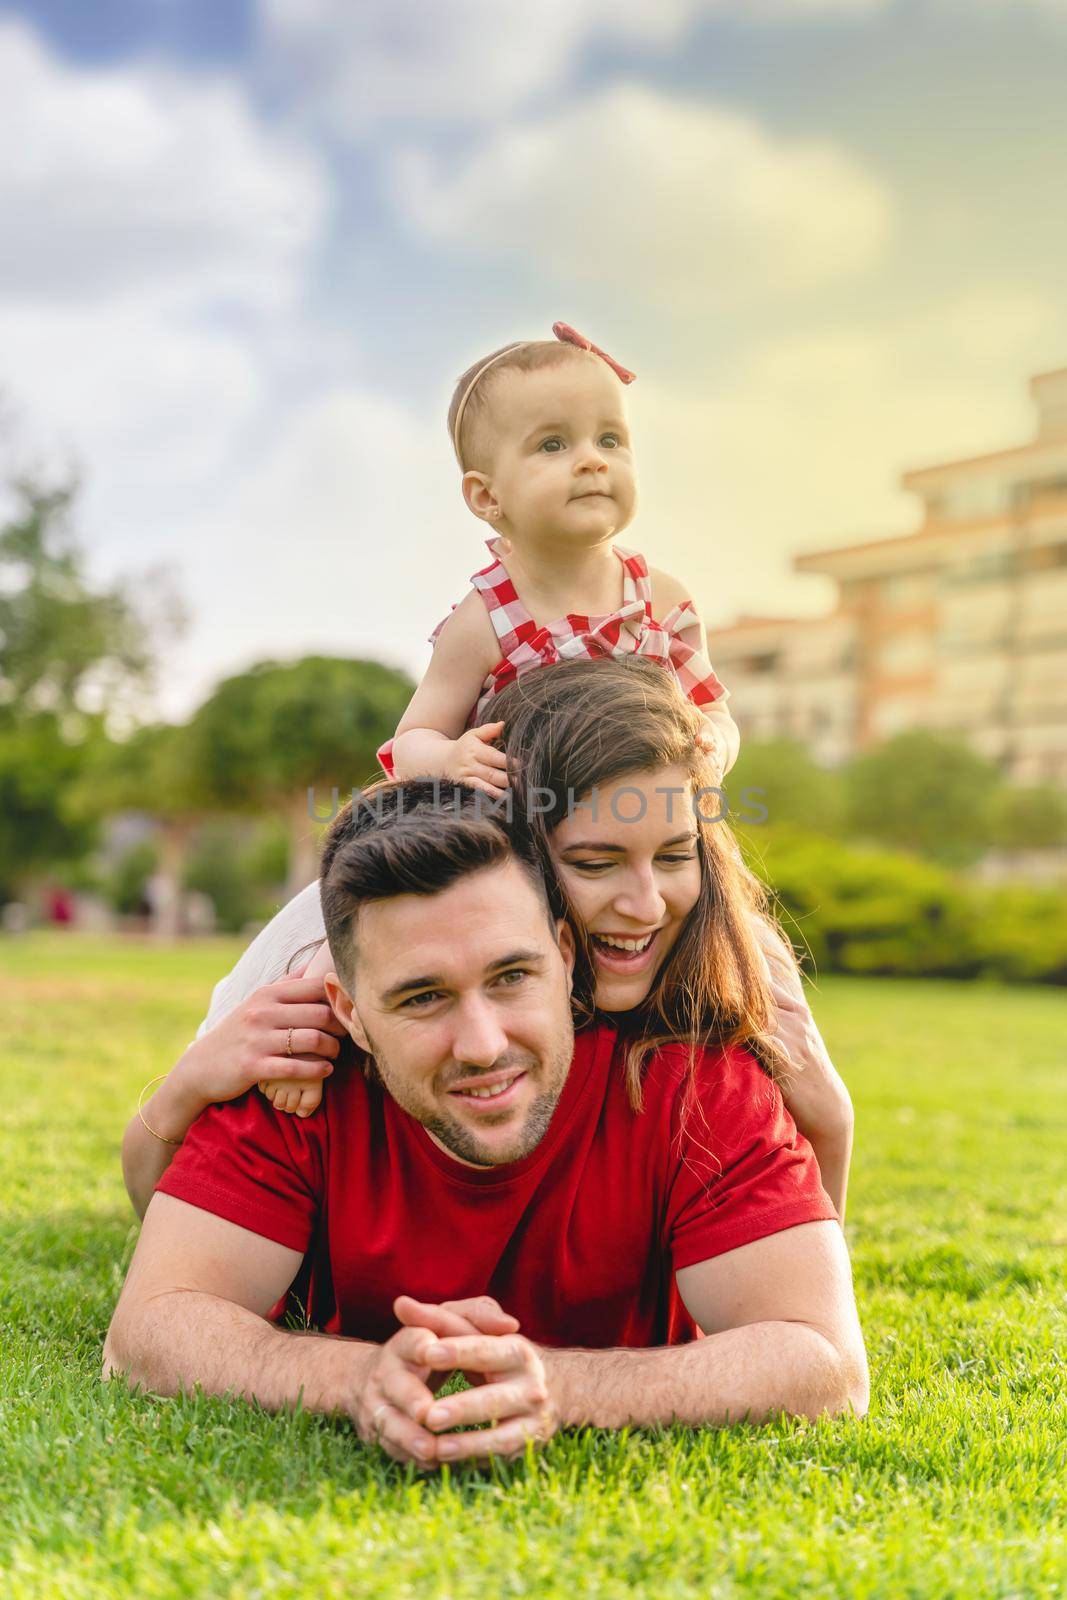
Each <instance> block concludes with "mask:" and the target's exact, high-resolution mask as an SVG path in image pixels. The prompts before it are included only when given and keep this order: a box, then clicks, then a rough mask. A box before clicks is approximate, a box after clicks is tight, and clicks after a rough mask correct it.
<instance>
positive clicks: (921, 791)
mask: <svg viewBox="0 0 1067 1600" xmlns="http://www.w3.org/2000/svg"><path fill="white" fill-rule="evenodd" d="M1001 787H1002V779H1001V776H1000V773H999V771H998V769H997V768H996V767H995V766H994V764H993V763H992V762H991V761H987V760H986V759H985V757H984V756H981V755H979V754H978V753H977V752H976V751H974V750H972V749H971V747H970V745H968V744H966V743H965V742H964V741H963V740H962V739H953V738H946V737H944V736H942V735H940V734H937V733H931V732H928V731H926V730H925V729H919V728H917V729H913V730H912V731H911V732H907V733H900V734H897V736H896V737H895V738H893V739H889V740H888V741H887V742H886V743H885V744H883V745H880V746H879V747H878V748H877V749H876V750H872V751H870V752H869V753H868V754H866V755H861V756H858V757H857V758H856V760H855V761H853V762H852V764H851V765H850V766H849V767H848V768H847V769H846V772H845V789H846V794H847V802H848V816H847V821H848V826H849V830H850V832H852V833H854V834H859V835H861V836H863V837H865V838H869V839H876V840H879V841H881V842H882V843H884V844H891V845H898V846H901V847H902V848H904V849H906V850H914V851H915V852H917V853H918V854H919V855H923V856H928V857H929V858H930V859H931V860H932V861H941V862H944V863H945V864H946V865H948V866H966V865H968V864H969V863H970V862H972V861H976V860H977V859H978V857H979V856H980V855H981V854H982V852H983V851H984V850H986V849H987V848H988V846H989V842H990V837H991V832H992V814H993V807H994V803H995V802H996V800H997V797H998V795H999V792H1000V789H1001Z"/></svg>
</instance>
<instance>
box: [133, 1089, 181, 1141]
mask: <svg viewBox="0 0 1067 1600" xmlns="http://www.w3.org/2000/svg"><path fill="white" fill-rule="evenodd" d="M168 1076H169V1074H168V1073H166V1072H161V1073H160V1074H159V1076H158V1077H155V1078H149V1080H148V1082H147V1083H146V1084H145V1086H144V1089H142V1090H141V1092H140V1094H139V1095H138V1096H137V1115H138V1116H139V1117H140V1119H141V1127H142V1128H144V1130H145V1132H146V1133H150V1134H151V1135H152V1137H153V1139H158V1140H159V1142H160V1144H181V1140H180V1139H168V1138H167V1136H166V1134H165V1133H157V1132H156V1130H155V1128H150V1127H149V1126H148V1123H147V1122H146V1121H145V1119H144V1112H143V1111H142V1110H141V1103H142V1101H143V1100H144V1097H145V1091H146V1090H148V1089H151V1087H152V1085H153V1084H154V1083H158V1082H159V1080H160V1078H166V1077H168Z"/></svg>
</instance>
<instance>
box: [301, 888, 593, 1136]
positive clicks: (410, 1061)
mask: <svg viewBox="0 0 1067 1600" xmlns="http://www.w3.org/2000/svg"><path fill="white" fill-rule="evenodd" d="M356 944H357V956H356V969H355V985H354V986H355V991H356V994H355V999H354V1000H352V999H350V998H349V996H348V995H347V994H346V992H345V991H344V990H343V989H341V988H340V986H339V985H337V986H335V985H334V984H333V983H329V982H328V992H329V995H330V999H331V1002H332V1003H333V1005H334V1009H335V1010H336V1012H337V1014H338V1016H339V1017H340V1019H341V1021H342V1022H343V1023H344V1024H345V1026H346V1027H347V1028H348V1030H349V1032H350V1033H351V1035H352V1037H353V1039H354V1040H355V1041H356V1043H357V1044H358V1045H359V1046H360V1048H361V1049H364V1050H368V1051H369V1052H370V1053H371V1054H372V1055H373V1056H374V1060H375V1064H376V1066H377V1068H378V1072H379V1073H380V1075H381V1079H382V1082H383V1084H384V1086H385V1088H386V1089H387V1090H388V1091H389V1093H390V1094H391V1095H392V1097H393V1099H394V1100H395V1101H396V1102H397V1104H398V1105H399V1106H401V1107H402V1108H403V1109H404V1110H405V1111H407V1112H408V1113H409V1114H410V1115H411V1116H413V1117H415V1118H416V1119H417V1120H418V1121H419V1122H421V1123H422V1124H423V1126H424V1127H425V1128H426V1130H427V1132H428V1133H429V1134H430V1136H431V1138H432V1139H433V1140H434V1142H435V1143H436V1144H438V1145H440V1147H441V1148H442V1149H444V1150H447V1151H448V1152H449V1154H451V1155H453V1156H455V1157H456V1158H457V1159H458V1160H460V1161H464V1162H468V1163H471V1164H473V1165H476V1166H498V1165H500V1164H502V1163H504V1162H508V1161H519V1160H521V1159H522V1157H523V1156H525V1155H528V1154H529V1153H530V1151H531V1150H533V1149H534V1148H535V1147H536V1146H537V1145H538V1144H539V1143H540V1141H541V1139H542V1137H543V1136H544V1133H545V1131H546V1129H547V1127H548V1124H549V1121H550V1120H551V1117H552V1113H553V1111H554V1110H555V1107H556V1103H557V1101H558V1100H559V1097H560V1094H561V1093H562V1090H563V1085H564V1084H565V1082H566V1080H567V1073H568V1071H569V1070H570V1063H571V1056H572V1054H573V1049H574V1028H573V1023H572V1021H571V1012H570V975H571V968H572V966H573V944H572V940H571V934H570V929H569V928H568V927H567V925H566V923H561V924H559V925H558V926H557V925H553V924H552V923H551V922H550V921H549V919H548V916H547V914H546V910H545V903H544V900H543V899H542V897H541V896H540V895H539V894H538V892H537V890H536V888H535V886H534V885H533V884H532V883H531V881H530V879H529V878H528V877H527V875H526V873H525V872H524V871H523V870H522V868H521V867H519V866H518V865H517V864H516V863H515V862H508V863H506V864H505V865H503V866H498V867H488V868H485V869H484V870H482V871H480V872H472V873H470V874H468V875H467V876H465V877H463V878H461V879H460V880H459V881H458V882H457V883H454V884H453V885H452V886H451V887H450V888H448V889H443V890H441V892H440V893H438V894H433V895H398V896H396V897H395V898H394V899H392V900H383V901H378V902H376V903H374V904H372V905H368V906H365V907H364V908H363V910H362V911H361V912H360V914H359V921H358V927H357V930H356ZM490 1091H491V1092H490Z"/></svg>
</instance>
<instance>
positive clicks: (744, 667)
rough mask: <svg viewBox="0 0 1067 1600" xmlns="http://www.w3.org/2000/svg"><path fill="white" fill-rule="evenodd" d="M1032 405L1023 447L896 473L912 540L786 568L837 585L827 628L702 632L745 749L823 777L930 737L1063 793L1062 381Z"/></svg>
mask: <svg viewBox="0 0 1067 1600" xmlns="http://www.w3.org/2000/svg"><path fill="white" fill-rule="evenodd" d="M1030 393H1031V396H1032V398H1033V401H1034V404H1035V407H1036V411H1037V422H1036V429H1035V434H1034V437H1033V439H1032V440H1031V441H1030V442H1029V443H1027V444H1022V445H1017V446H1015V447H1014V448H1011V449H1008V450H998V451H996V452H994V453H993V454H991V455H984V456H975V457H972V458H970V459H967V460H962V461H950V462H946V463H944V464H943V465H939V466H931V467H923V468H921V469H920V470H917V471H913V472H907V473H905V474H904V477H903V480H902V481H903V484H904V487H905V488H906V489H908V490H910V491H911V492H912V493H913V494H915V495H916V496H917V497H918V500H919V502H920V508H921V522H920V526H919V527H918V528H917V529H916V531H915V532H914V533H910V534H905V535H902V536H899V537H896V538H892V539H875V540H865V541H863V542H861V543H858V544H848V545H841V546H838V547H837V548H835V549H831V550H818V551H812V552H809V553H807V554H804V555H801V556H799V557H797V559H796V561H795V563H794V565H795V567H796V570H797V571H798V572H814V573H820V574H824V575H826V576H827V577H830V578H833V579H834V581H835V582H836V584H837V601H836V604H835V606H834V608H833V611H832V612H831V613H830V614H829V615H827V616H823V617H816V618H796V617H752V616H745V617H741V618H739V620H738V621H737V622H736V623H735V624H734V625H733V626H732V627H727V628H723V629H719V630H716V631H715V632H714V635H713V639H712V660H713V661H714V663H715V668H716V671H717V672H718V673H719V676H720V677H721V678H722V679H723V681H724V682H725V683H727V684H728V685H729V687H730V690H731V693H732V696H733V699H732V705H733V709H734V712H735V715H736V717H737V720H738V722H739V724H740V726H741V729H742V734H743V736H745V737H747V738H750V739H751V738H755V739H762V738H774V737H782V736H785V737H790V738H796V739H800V740H802V741H803V742H804V743H805V744H806V745H807V746H808V747H809V748H810V749H811V750H812V751H813V753H814V754H815V756H816V758H817V759H819V760H821V761H823V762H826V763H827V764H834V763H837V762H840V761H842V760H845V759H846V758H847V757H848V756H850V755H851V754H853V753H854V752H855V751H857V750H861V749H864V748H867V747H868V746H870V745H872V744H877V743H878V742H880V741H881V740H883V739H886V738H888V737H890V736H891V735H892V734H894V733H897V732H899V731H900V730H902V729H904V728H913V727H925V728H934V729H937V730H939V731H944V732H951V733H958V734H963V735H965V736H966V737H967V738H969V739H970V740H971V741H972V742H973V743H974V745H975V746H976V748H978V749H979V750H981V751H982V752H983V753H984V754H986V755H988V756H990V757H992V758H993V759H994V760H996V761H997V762H999V763H1000V764H1001V765H1002V767H1003V768H1004V770H1005V771H1006V772H1008V773H1010V774H1011V776H1012V777H1014V778H1016V779H1018V780H1019V781H1022V782H1037V781H1055V782H1061V783H1064V784H1065V785H1067V367H1064V368H1060V369H1058V370H1057V371H1054V372H1044V373H1040V374H1038V376H1036V377H1034V378H1032V379H1031V380H1030Z"/></svg>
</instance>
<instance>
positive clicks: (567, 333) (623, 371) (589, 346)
mask: <svg viewBox="0 0 1067 1600" xmlns="http://www.w3.org/2000/svg"><path fill="white" fill-rule="evenodd" d="M552 332H553V333H554V334H555V336H556V338H557V339H559V340H560V341H561V342H562V343H563V344H572V345H574V346H575V348H576V349H578V350H591V351H592V353H593V354H594V355H595V356H599V357H600V359H601V361H606V362H607V364H608V366H609V367H610V368H611V370H612V372H614V374H615V376H616V377H617V378H618V379H619V381H620V382H621V383H633V381H634V378H635V376H636V374H635V373H633V372H630V371H629V369H628V368H626V367H620V365H619V363H618V362H617V361H616V360H615V359H614V358H613V357H612V356H609V355H608V353H607V351H606V350H601V348H600V346H599V345H595V344H593V343H592V341H591V340H589V339H587V338H586V337H585V335H584V333H579V332H578V330H577V329H576V328H572V327H571V325H570V323H568V322H554V323H553V324H552ZM531 343H533V341H532V340H530V339H516V341H515V343H514V344H509V345H506V346H505V347H504V349H503V350H498V351H497V353H496V355H495V356H490V357H489V360H488V361H483V362H482V364H481V366H480V367H479V368H478V370H477V372H476V373H475V374H474V377H473V378H472V379H471V381H470V383H468V385H467V387H466V389H464V391H463V398H462V400H461V401H460V402H459V405H458V406H457V407H456V421H455V425H454V427H453V429H452V448H453V450H454V451H455V452H456V460H457V461H458V462H459V464H460V466H461V467H462V465H463V457H462V456H461V455H460V453H459V425H460V423H461V422H462V421H463V413H464V411H465V410H466V409H467V401H468V400H469V399H470V397H471V395H472V394H473V392H474V386H475V384H476V383H477V382H478V380H479V378H480V377H481V376H482V373H483V372H488V371H489V368H490V367H491V366H493V364H494V363H495V362H497V361H502V360H503V359H504V357H505V356H509V355H510V354H511V352H512V351H513V350H521V349H522V347H523V346H524V345H527V344H531Z"/></svg>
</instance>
